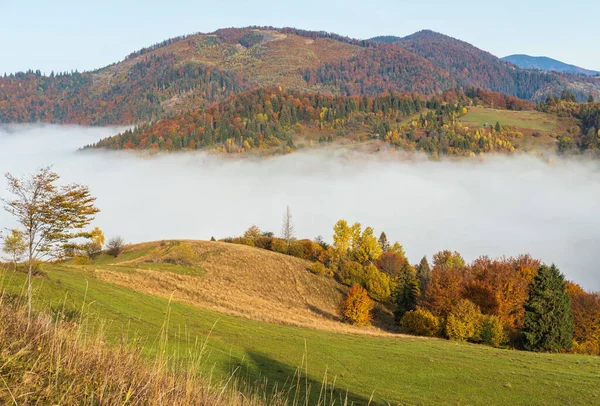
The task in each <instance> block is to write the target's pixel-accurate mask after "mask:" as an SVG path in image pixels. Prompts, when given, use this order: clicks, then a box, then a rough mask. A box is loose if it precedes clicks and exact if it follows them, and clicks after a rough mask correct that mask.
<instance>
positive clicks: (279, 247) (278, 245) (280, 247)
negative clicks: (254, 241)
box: [271, 238, 287, 254]
mask: <svg viewBox="0 0 600 406" xmlns="http://www.w3.org/2000/svg"><path fill="white" fill-rule="evenodd" d="M271 249H272V250H273V251H275V252H279V253H280V254H287V243H286V242H285V241H284V240H282V239H280V238H275V239H273V241H272V242H271Z"/></svg>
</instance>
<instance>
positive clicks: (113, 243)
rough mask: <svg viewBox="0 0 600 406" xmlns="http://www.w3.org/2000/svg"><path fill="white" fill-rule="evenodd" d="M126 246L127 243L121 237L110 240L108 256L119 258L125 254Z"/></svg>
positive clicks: (107, 245)
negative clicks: (124, 248)
mask: <svg viewBox="0 0 600 406" xmlns="http://www.w3.org/2000/svg"><path fill="white" fill-rule="evenodd" d="M124 246H125V241H123V239H122V238H121V237H119V236H116V237H113V238H111V239H110V240H108V243H106V248H107V249H108V254H109V255H112V256H113V257H115V258H117V257H118V256H119V255H121V253H122V252H123V247H124Z"/></svg>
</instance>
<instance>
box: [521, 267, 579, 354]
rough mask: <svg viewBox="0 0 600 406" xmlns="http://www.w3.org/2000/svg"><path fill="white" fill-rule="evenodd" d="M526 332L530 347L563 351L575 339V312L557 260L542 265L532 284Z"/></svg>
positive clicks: (528, 301) (525, 325) (528, 347)
mask: <svg viewBox="0 0 600 406" xmlns="http://www.w3.org/2000/svg"><path fill="white" fill-rule="evenodd" d="M524 308H525V321H524V325H523V336H524V346H525V349H527V350H529V351H560V350H562V349H568V348H570V347H571V344H572V343H573V313H572V311H571V299H570V297H569V295H568V293H567V291H566V283H565V280H564V276H563V275H562V274H561V272H560V271H559V269H558V268H557V267H556V266H555V265H554V264H553V265H552V266H550V267H548V266H546V265H542V266H541V267H540V268H539V270H538V274H537V275H536V277H535V279H534V280H533V283H532V284H531V285H530V286H529V299H527V301H526V302H525V305H524Z"/></svg>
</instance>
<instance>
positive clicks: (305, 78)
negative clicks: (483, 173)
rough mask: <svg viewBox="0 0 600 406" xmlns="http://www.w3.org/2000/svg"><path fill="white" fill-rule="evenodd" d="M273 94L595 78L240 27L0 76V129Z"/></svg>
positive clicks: (151, 115)
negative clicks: (72, 68)
mask: <svg viewBox="0 0 600 406" xmlns="http://www.w3.org/2000/svg"><path fill="white" fill-rule="evenodd" d="M392 40H393V39H392ZM392 42H393V41H392ZM278 86H281V87H285V88H288V89H296V90H301V91H309V92H321V93H326V94H331V95H346V96H368V97H374V96H377V95H379V94H382V93H388V92H400V93H418V94H421V95H423V96H432V95H436V94H441V93H443V92H444V91H447V90H449V89H453V88H456V87H462V88H469V87H475V88H481V89H487V90H492V91H496V92H502V93H504V94H505V95H510V96H516V97H519V98H522V99H527V100H531V101H540V100H544V99H545V98H546V96H548V95H557V94H561V92H563V91H565V90H569V91H571V92H572V93H573V94H574V95H575V96H576V98H577V99H579V100H585V99H587V98H588V96H589V95H590V94H592V95H594V97H596V98H598V97H599V96H600V79H599V78H594V77H582V76H579V75H568V74H560V73H544V72H537V71H531V70H522V69H519V68H516V67H515V66H514V65H511V64H509V63H508V62H504V61H501V60H500V59H498V58H496V57H495V56H493V55H491V54H490V53H488V52H485V51H482V50H480V49H478V48H476V47H474V46H472V45H470V44H468V43H466V42H464V41H460V40H456V39H454V38H451V37H448V36H445V35H443V34H438V33H435V32H433V31H420V32H418V33H415V34H413V35H410V36H407V37H405V38H402V39H400V40H399V41H396V42H393V43H383V44H382V43H381V42H379V43H378V42H375V41H370V40H357V39H352V38H348V37H344V36H341V35H337V34H333V33H328V32H325V31H306V30H300V29H295V28H273V27H246V28H225V29H220V30H216V31H214V32H213V33H209V34H202V33H198V34H191V35H185V36H180V37H175V38H172V39H168V40H165V41H163V42H161V43H158V44H155V45H152V46H150V47H147V48H143V49H141V50H138V51H135V52H133V53H131V54H130V55H129V56H128V57H126V59H125V60H123V61H121V62H118V63H115V64H111V65H108V66H106V67H105V68H101V69H98V70H94V71H90V72H82V73H79V72H74V73H72V74H59V75H50V76H45V75H42V74H41V73H40V72H39V71H38V72H33V71H29V72H26V73H17V74H11V75H9V76H5V77H1V78H0V123H35V122H45V123H59V124H82V125H132V124H140V123H145V122H153V121H156V120H158V119H161V118H164V117H169V116H172V115H174V114H180V113H184V112H187V111H191V110H194V109H197V108H200V107H207V106H209V105H210V104H213V103H218V102H221V101H223V100H225V99H226V98H228V97H230V96H231V95H234V94H238V93H240V92H245V91H249V90H253V89H257V88H261V87H278Z"/></svg>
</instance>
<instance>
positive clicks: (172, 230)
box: [0, 125, 600, 290]
mask: <svg viewBox="0 0 600 406" xmlns="http://www.w3.org/2000/svg"><path fill="white" fill-rule="evenodd" d="M120 130H121V129H120V128H114V127H110V128H85V127H76V126H51V125H44V126H5V127H1V128H0V172H2V173H5V172H8V171H9V172H11V173H13V174H26V173H30V172H32V171H34V170H36V169H38V168H39V167H41V166H46V165H53V168H54V170H55V171H56V172H58V173H59V174H60V175H61V176H62V178H63V181H65V182H78V183H82V184H85V185H88V186H89V187H90V189H91V192H92V194H93V195H95V196H96V197H97V198H98V200H97V205H98V207H99V208H100V209H101V210H102V212H101V213H100V214H99V215H98V216H97V219H96V222H95V224H96V225H98V226H99V227H100V228H102V229H103V230H104V232H105V234H106V235H107V236H113V235H117V234H118V235H121V236H122V237H123V238H125V240H126V241H127V242H142V241H152V240H164V239H210V238H211V236H215V237H216V238H217V239H218V238H223V237H228V236H233V235H239V234H242V233H243V231H244V230H245V229H246V228H248V227H249V226H250V225H252V224H256V225H258V226H259V227H260V228H261V229H262V230H265V231H273V232H275V234H279V232H280V228H281V218H282V215H283V212H284V211H285V208H286V206H287V205H289V206H290V208H291V210H292V214H293V217H294V221H295V228H296V234H297V236H298V237H299V238H314V237H316V236H317V235H323V236H324V237H325V239H326V240H328V241H330V240H331V232H332V226H333V224H334V223H335V222H336V221H337V220H339V219H340V218H344V219H346V220H348V221H349V222H355V221H358V222H360V223H362V224H363V225H365V226H366V225H370V226H373V227H374V228H375V230H376V232H377V233H379V232H381V231H385V232H386V234H387V235H388V237H389V238H390V239H391V240H398V241H399V242H400V243H401V244H403V245H404V248H405V250H406V253H407V255H408V257H409V259H410V260H411V261H412V262H417V261H418V260H419V259H420V258H421V257H422V256H423V255H427V256H428V257H429V258H431V255H432V254H434V253H435V252H437V251H440V250H443V249H450V250H457V251H459V252H460V253H461V254H462V255H463V256H464V257H465V259H466V260H468V261H471V260H473V259H475V258H476V257H478V256H479V255H484V254H485V255H489V256H492V257H495V256H502V255H506V256H516V255H518V254H521V253H527V252H528V253H530V254H531V255H533V256H534V257H536V258H539V259H541V260H542V261H543V262H546V263H548V264H549V263H552V262H554V263H556V265H557V266H558V267H559V268H560V269H561V270H562V271H563V272H564V273H565V274H566V276H567V278H569V279H571V280H574V281H575V282H577V283H580V284H581V285H582V286H583V287H584V288H586V289H589V290H599V289H600V269H599V267H598V265H597V260H596V257H595V253H596V249H597V247H598V246H599V245H600V211H599V210H598V209H599V208H600V207H599V205H600V203H599V202H600V170H599V169H600V166H599V164H598V163H597V162H591V161H589V162H588V161H583V160H577V161H576V160H563V159H559V158H552V159H548V158H546V159H541V158H537V157H533V156H524V155H520V156H519V155H516V156H491V157H489V156H488V157H486V158H485V160H475V159H472V160H460V161H450V160H448V161H441V162H440V161H437V162H435V161H430V160H427V159H426V158H424V157H423V158H422V159H417V158H414V157H413V158H412V159H406V158H405V157H402V156H400V155H396V154H391V153H381V154H379V155H371V156H369V155H364V156H361V155H357V154H356V153H351V152H343V151H340V150H326V149H320V150H311V151H308V150H305V151H301V152H297V153H294V154H291V155H285V156H278V157H273V158H268V159H260V160H259V159H255V158H251V157H244V158H236V157H222V156H215V155H210V154H206V153H194V154H191V153H186V154H165V155H154V156H143V155H140V154H135V153H128V152H104V151H100V152H98V151H84V152H82V151H77V149H78V148H80V147H82V146H84V145H87V144H89V143H92V142H95V141H97V140H99V139H100V138H104V137H107V136H110V135H113V134H115V133H117V132H119V131H120ZM5 189H6V184H5V182H4V179H2V180H1V181H0V195H1V196H6V191H5ZM12 225H13V224H12V223H11V219H10V218H9V216H8V215H7V214H6V213H5V212H0V227H1V228H2V229H4V228H9V227H11V226H12Z"/></svg>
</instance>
